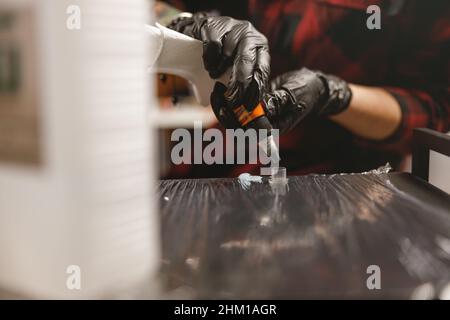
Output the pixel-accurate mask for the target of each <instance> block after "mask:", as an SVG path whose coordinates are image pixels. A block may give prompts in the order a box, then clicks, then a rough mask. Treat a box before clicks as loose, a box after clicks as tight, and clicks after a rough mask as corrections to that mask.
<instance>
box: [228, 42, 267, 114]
mask: <svg viewBox="0 0 450 320" xmlns="http://www.w3.org/2000/svg"><path fill="white" fill-rule="evenodd" d="M224 48H225V45H224ZM256 53H257V48H256V47H255V46H254V43H253V41H252V38H244V39H242V40H241V42H240V43H239V46H238V48H237V50H236V55H235V56H234V61H233V66H232V72H231V77H230V81H229V83H228V89H227V91H226V93H225V98H226V99H227V101H228V102H229V104H230V105H231V106H238V105H242V104H243V105H245V106H246V107H247V108H248V109H251V108H253V107H255V105H256V104H257V103H258V99H253V101H245V99H244V98H245V96H244V95H245V94H246V92H247V89H248V87H249V85H250V83H251V82H252V80H253V75H254V72H255V64H256ZM253 90H256V91H257V92H256V96H257V97H259V92H260V88H259V87H258V85H256V86H254V88H253ZM254 95H255V94H254V93H252V96H254Z"/></svg>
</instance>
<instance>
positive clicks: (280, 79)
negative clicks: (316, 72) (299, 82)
mask: <svg viewBox="0 0 450 320" xmlns="http://www.w3.org/2000/svg"><path fill="white" fill-rule="evenodd" d="M295 74H296V71H289V72H286V73H283V74H281V75H279V76H277V77H275V78H274V79H272V81H270V90H271V91H275V90H278V89H280V88H281V87H282V86H283V85H284V84H285V83H286V82H288V81H289V79H290V78H291V77H294V76H295Z"/></svg>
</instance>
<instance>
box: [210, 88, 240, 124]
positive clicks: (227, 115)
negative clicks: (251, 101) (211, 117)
mask: <svg viewBox="0 0 450 320" xmlns="http://www.w3.org/2000/svg"><path fill="white" fill-rule="evenodd" d="M226 89H227V88H226V86H225V85H223V84H222V83H220V82H216V84H215V85H214V90H213V92H212V93H211V106H212V109H213V112H214V114H215V116H216V118H217V120H218V121H219V122H220V123H221V124H222V125H223V126H224V127H225V128H227V129H237V128H240V127H241V125H240V124H239V122H238V121H237V119H236V116H235V115H234V113H233V112H232V111H231V110H230V109H229V108H228V107H227V102H226V100H225V97H224V93H225V91H226Z"/></svg>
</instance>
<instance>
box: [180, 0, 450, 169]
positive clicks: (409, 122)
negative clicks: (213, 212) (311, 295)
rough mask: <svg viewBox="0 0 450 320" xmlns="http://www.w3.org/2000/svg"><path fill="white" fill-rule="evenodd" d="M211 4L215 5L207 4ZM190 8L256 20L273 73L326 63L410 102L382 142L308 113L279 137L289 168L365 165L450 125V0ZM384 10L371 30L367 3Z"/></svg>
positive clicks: (297, 1) (288, 1)
mask: <svg viewBox="0 0 450 320" xmlns="http://www.w3.org/2000/svg"><path fill="white" fill-rule="evenodd" d="M206 2H207V3H206ZM189 4H190V6H188V7H185V8H183V9H184V10H191V11H197V10H210V9H219V11H220V13H221V14H222V15H229V16H234V17H238V18H244V19H248V20H250V21H251V22H252V23H253V24H254V25H255V27H256V28H257V29H258V30H259V31H261V32H262V33H263V34H265V35H266V36H267V38H268V39H269V45H270V49H271V57H272V76H276V75H277V74H280V73H283V72H287V71H290V70H296V69H300V68H301V67H303V66H305V67H307V68H309V69H316V70H320V71H322V72H325V73H329V74H334V75H337V76H339V77H341V78H343V79H345V80H346V81H348V82H350V83H355V84H362V85H368V86H375V87H383V88H385V89H386V90H388V91H389V92H390V93H391V94H392V95H393V96H394V97H395V98H396V100H397V101H398V103H399V105H400V106H401V109H402V121H401V125H400V126H399V128H398V129H397V131H396V132H395V133H394V134H393V135H392V136H391V137H389V138H387V139H385V140H384V141H378V142H374V141H369V140H366V139H362V138H358V137H356V136H354V135H353V134H351V133H350V132H349V131H347V130H345V129H344V128H342V127H340V126H339V125H337V124H335V123H333V122H332V121H330V120H327V119H323V118H321V119H314V118H311V119H306V120H305V121H303V122H301V123H300V124H299V125H298V126H297V127H296V128H295V129H294V130H292V131H291V132H290V133H288V134H286V135H285V136H283V137H281V138H280V149H281V158H282V162H281V165H282V166H285V167H287V168H288V172H289V173H290V174H305V173H312V172H314V173H335V172H352V171H353V172H357V171H363V170H369V169H372V168H374V167H377V166H380V165H383V164H385V163H386V162H390V163H391V165H393V166H394V167H395V166H397V165H398V164H399V163H400V161H401V160H402V158H403V157H404V156H405V155H406V154H408V153H409V152H410V149H411V143H412V141H411V138H412V129H413V128H416V127H428V128H432V129H435V130H438V131H443V132H446V131H449V130H450V128H449V126H450V101H449V100H450V86H449V75H450V66H449V57H450V18H449V17H450V2H449V1H448V0H430V1H424V0H393V1H382V0H378V1H377V0H374V1H370V0H367V1H364V0H285V1H283V0H277V1H275V0H273V1H270V0H249V1H248V6H247V8H245V9H243V8H242V6H245V2H244V1H221V3H217V6H215V5H214V1H192V0H190V1H189ZM371 4H376V5H378V6H379V7H380V8H381V30H369V29H368V28H367V27H366V21H367V18H368V17H369V15H370V14H368V13H366V9H367V7H368V6H369V5H371ZM173 169H174V170H173V171H172V174H171V176H172V177H175V176H178V177H188V176H190V177H204V176H236V175H238V174H239V173H241V172H254V173H258V172H259V169H258V167H257V166H256V165H241V166H222V165H219V166H178V167H175V168H173Z"/></svg>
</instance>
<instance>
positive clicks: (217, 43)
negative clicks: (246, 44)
mask: <svg viewBox="0 0 450 320" xmlns="http://www.w3.org/2000/svg"><path fill="white" fill-rule="evenodd" d="M232 20H233V19H232V18H230V17H220V18H218V19H209V20H207V21H206V23H205V24H204V25H203V27H201V28H200V39H201V40H202V41H203V63H204V65H205V69H206V70H207V71H208V73H209V75H210V77H211V78H213V79H216V78H218V77H220V76H221V75H222V74H223V73H224V72H225V70H226V69H227V68H228V67H230V66H231V61H232V59H231V54H229V55H226V54H225V53H224V50H223V43H222V41H223V40H224V39H225V38H226V37H227V35H228V33H229V32H230V30H231V29H232V26H233V24H232V23H231V21H232ZM227 21H228V22H227Z"/></svg>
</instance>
